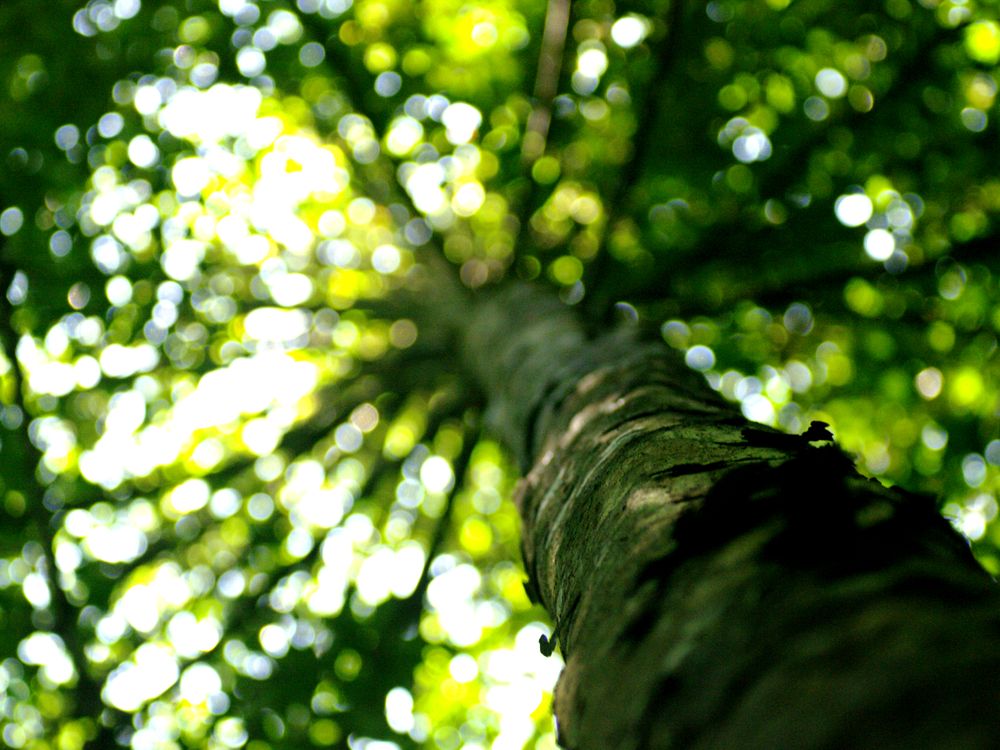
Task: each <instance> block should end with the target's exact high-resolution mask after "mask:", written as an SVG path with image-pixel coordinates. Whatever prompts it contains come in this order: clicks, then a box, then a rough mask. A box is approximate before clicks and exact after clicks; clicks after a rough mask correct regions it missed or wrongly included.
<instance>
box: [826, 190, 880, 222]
mask: <svg viewBox="0 0 1000 750" xmlns="http://www.w3.org/2000/svg"><path fill="white" fill-rule="evenodd" d="M873 210H874V206H873V205H872V201H871V198H869V197H868V196H867V195H865V194H864V193H849V194H848V195H842V196H840V197H839V198H837V201H836V202H835V203H834V204H833V212H834V213H835V214H836V215H837V220H838V221H839V222H840V223H841V224H843V225H844V226H845V227H860V226H861V225H862V224H864V223H865V222H866V221H868V220H869V219H870V218H871V217H872V211H873Z"/></svg>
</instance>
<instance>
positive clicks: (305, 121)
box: [0, 0, 1000, 750]
mask: <svg viewBox="0 0 1000 750" xmlns="http://www.w3.org/2000/svg"><path fill="white" fill-rule="evenodd" d="M998 19H1000V8H998V6H997V4H996V3H995V2H987V1H985V0H920V1H919V2H911V1H910V0H885V1H884V2H868V1H864V2H854V3H837V2H834V1H833V0H713V1H712V2H709V3H707V4H702V3H695V2H690V1H689V0H673V1H672V2H665V1H661V0H650V2H641V1H638V0H637V1H636V2H613V1H612V0H582V1H580V2H574V3H570V2H569V0H549V2H548V3H545V2H539V1H536V0H491V2H487V3H480V4H465V3H462V2H457V1H456V0H428V1H427V2H420V3H417V2H409V1H408V0H353V1H352V0H297V2H282V1H280V0H259V2H248V1H247V0H220V1H219V2H218V3H215V2H208V0H172V1H170V0H165V1H164V2H149V0H147V2H145V3H143V2H140V0H114V1H112V0H90V2H86V3H83V2H77V1H75V0H53V1H52V2H50V3H45V4H44V9H41V7H40V5H39V4H38V3H37V2H32V1H31V0H5V2H3V3H2V4H0V33H2V35H3V39H4V43H3V44H2V45H0V240H2V246H0V286H2V289H3V295H0V298H2V301H0V340H2V344H3V346H2V351H0V402H2V403H0V467H2V468H0V512H2V514H3V523H2V524H0V626H2V627H0V723H2V727H0V737H2V741H3V742H4V743H5V744H6V745H7V746H9V747H13V748H22V747H23V748H32V749H35V750H42V749H45V750H80V749H81V748H84V747H86V746H88V745H89V746H91V747H112V746H114V745H113V744H112V743H114V742H117V743H118V744H120V745H122V746H126V747H133V748H136V749H137V750H141V749H144V748H154V747H155V748H170V747H176V748H181V747H184V748H202V747H203V748H213V749H214V748H237V747H247V748H251V750H265V749H266V748H303V747H310V746H320V747H326V746H341V747H347V746H350V747H351V748H352V749H353V750H388V749H391V748H412V747H429V748H440V749H441V750H458V749H459V748H464V749H465V750H483V749H484V748H495V749H496V750H509V749H511V748H537V749H538V750H542V749H547V748H554V747H555V733H554V729H553V723H552V719H551V716H550V712H551V688H552V685H553V684H554V681H555V678H556V676H557V674H558V672H559V669H560V664H561V662H560V660H559V658H558V656H554V657H551V658H546V657H544V656H543V655H542V654H540V653H539V649H538V641H539V636H540V635H545V636H549V635H551V630H550V626H549V624H548V623H547V620H546V615H545V613H544V611H543V610H542V609H541V608H540V607H538V606H535V605H532V603H531V602H530V601H529V599H528V596H527V594H526V592H525V590H524V586H523V580H524V572H523V570H522V568H521V567H520V561H519V554H518V545H519V521H518V518H517V512H516V510H515V508H514V506H513V504H512V503H511V495H512V490H513V487H514V484H515V482H516V480H517V478H518V476H519V472H520V470H521V467H520V466H519V465H518V457H515V456H512V455H511V454H510V453H509V452H508V451H507V450H505V449H504V448H503V446H502V445H501V443H500V441H499V439H498V436H496V435H494V434H492V433H491V431H490V426H491V418H490V414H489V411H488V409H486V404H485V403H484V399H483V397H482V394H481V393H480V392H479V390H478V388H477V386H476V384H475V383H474V382H472V380H471V379H470V377H469V375H468V374H467V373H466V372H465V371H464V369H463V367H462V364H461V361H460V358H459V355H458V354H457V353H456V344H455V336H456V330H457V328H458V327H459V326H460V325H461V321H458V322H456V320H455V318H456V315H455V311H456V309H458V310H461V307H460V306H461V305H463V304H465V301H466V300H468V299H471V298H473V297H474V296H475V295H476V294H482V293H484V291H488V290H489V289H490V288H492V287H493V286H495V285H496V284H498V283H501V282H503V281H504V280H511V279H518V280H522V281H530V282H532V283H534V284H537V285H539V286H544V287H548V288H551V290H552V291H553V293H554V294H558V295H559V297H560V298H561V300H562V301H563V302H564V303H565V304H566V305H569V306H572V307H574V308H576V309H578V310H579V311H580V315H581V316H583V318H584V320H586V321H587V325H588V326H589V327H590V328H591V329H593V330H595V331H597V330H604V329H609V330H610V328H611V327H613V326H633V327H636V328H641V329H642V330H644V331H648V332H650V333H651V334H652V335H654V336H656V337H658V338H659V339H660V340H662V341H663V342H665V344H666V345H668V346H670V347H672V348H674V349H676V350H677V351H678V353H679V356H682V357H683V358H684V360H685V361H686V363H687V365H688V366H689V367H690V368H691V369H693V370H695V371H697V372H700V373H703V374H704V377H705V378H706V379H707V381H708V383H709V384H710V385H711V386H712V387H713V388H714V389H716V390H717V391H719V393H721V395H722V396H723V397H724V398H725V399H727V400H729V401H731V402H732V403H733V404H735V405H737V406H738V408H739V409H741V410H742V413H743V414H744V415H745V416H746V417H747V418H748V419H751V420H754V421H757V422H761V423H764V424H766V425H769V426H772V427H776V428H778V429H780V430H783V431H786V432H790V433H801V432H803V431H804V430H805V429H806V428H807V427H808V425H809V424H810V423H811V422H812V421H814V420H819V421H823V422H825V423H827V424H829V425H830V427H831V429H832V431H833V433H834V434H835V435H836V438H837V441H838V443H839V444H840V445H841V446H842V447H843V448H844V449H845V450H846V451H847V452H849V453H850V454H852V456H854V457H855V459H856V462H857V466H858V468H859V470H861V471H862V472H863V473H865V474H866V475H869V476H873V477H876V478H878V479H879V480H880V481H882V482H883V483H886V484H899V485H903V486H905V487H907V488H909V489H911V490H915V491H919V492H922V493H927V494H931V495H934V496H936V497H937V498H938V499H939V503H940V508H941V510H942V512H943V513H944V514H945V516H946V517H947V518H948V519H949V520H951V522H952V523H953V525H954V526H955V527H956V528H957V529H958V530H959V531H961V532H962V533H963V534H964V535H965V536H966V537H967V538H968V539H969V541H970V543H971V544H972V546H973V551H974V552H975V553H976V555H977V557H978V558H979V559H980V561H981V562H982V563H983V565H984V566H985V567H986V569H987V570H988V571H990V572H991V573H994V574H996V573H1000V523H996V522H995V519H996V516H997V495H998V492H1000V469H998V466H1000V429H998V423H1000V419H998V417H1000V398H998V391H1000V383H998V377H1000V365H998V362H1000V358H998V357H997V336H998V333H1000V282H998V278H1000V277H998V274H1000V253H998V252H997V246H998V245H997V242H998V240H997V219H998V213H1000V175H998V174H997V168H996V165H997V157H996V154H997V134H998V130H997V128H998V125H997V123H998V118H1000V110H998V104H997V101H996V99H997V87H998V83H1000V70H998V63H1000V20H998ZM457 317H459V318H461V315H459V316H457Z"/></svg>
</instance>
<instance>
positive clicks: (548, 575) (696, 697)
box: [463, 286, 1000, 750]
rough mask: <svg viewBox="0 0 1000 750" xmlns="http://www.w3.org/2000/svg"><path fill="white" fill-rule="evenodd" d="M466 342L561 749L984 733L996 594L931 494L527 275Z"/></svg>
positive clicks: (933, 742) (929, 743) (996, 626)
mask: <svg viewBox="0 0 1000 750" xmlns="http://www.w3.org/2000/svg"><path fill="white" fill-rule="evenodd" d="M463 351H464V359H465V362H466V363H467V366H468V367H469V368H470V369H471V370H473V371H474V374H475V375H476V377H477V378H478V380H479V382H480V383H481V384H482V387H483V389H484V391H485V393H486V394H487V397H488V400H489V415H490V423H491V424H492V426H493V429H494V431H495V432H496V433H497V434H498V435H499V436H500V437H501V438H502V439H503V440H504V441H505V442H506V443H507V444H508V445H509V446H510V447H511V448H512V450H513V451H514V452H515V453H516V454H517V455H518V457H519V459H520V461H521V462H522V465H523V466H524V467H525V471H526V473H525V476H524V478H523V479H522V480H521V482H520V484H519V488H518V491H517V502H518V506H519V509H520V512H521V516H522V519H523V524H524V526H523V553H524V563H525V568H526V571H527V574H528V576H529V580H530V585H529V587H530V590H531V592H532V593H533V595H534V596H536V597H537V598H538V600H540V601H541V603H542V604H544V606H545V607H546V609H547V610H548V611H549V613H550V615H551V616H552V619H553V622H554V624H555V633H556V636H557V637H558V640H559V643H560V645H561V648H562V651H563V655H564V657H565V659H566V668H565V670H564V673H563V675H562V677H561V678H560V681H559V685H558V687H557V691H556V700H555V709H556V715H557V718H558V721H559V726H560V741H561V742H562V743H563V744H564V745H565V746H566V747H568V748H573V749H574V750H585V749H586V748H595V749H598V748H599V749H600V750H607V749H609V748H621V749H622V750H637V749H639V748H730V747H733V748H735V747H739V748H790V747H803V748H827V747H828V748H843V747H852V748H867V747H871V748H876V747H879V748H886V747H890V748H896V747H898V748H903V747H951V746H955V747H969V748H980V747H982V748H986V747H994V746H995V742H996V736H995V733H996V727H997V726H1000V725H998V724H996V719H997V718H998V717H1000V701H998V698H1000V693H998V690H997V688H996V687H995V684H998V683H996V682H995V680H996V675H1000V642H998V635H1000V614H998V613H1000V608H998V607H997V606H996V604H997V597H996V592H995V589H994V587H993V584H992V581H991V580H990V579H989V577H988V576H987V575H985V573H984V572H983V571H982V569H981V568H980V567H979V566H978V565H977V564H976V562H975V560H974V559H973V558H972V555H971V554H970V552H969V549H968V546H967V544H965V542H964V541H963V540H962V539H961V538H960V537H959V536H958V535H957V534H956V533H955V532H954V531H953V530H952V529H951V528H950V526H949V525H948V524H947V522H946V521H944V520H943V519H942V518H941V516H940V515H939V513H938V512H937V510H936V508H935V506H934V504H933V502H932V501H930V500H929V499H927V498H923V497H919V496H916V495H912V494H909V493H906V492H902V491H900V490H893V489H886V488H884V487H882V486H881V485H880V484H879V483H877V482H875V481H873V480H867V479H864V478H862V477H860V476H859V475H858V474H857V473H856V472H855V471H854V469H853V467H852V466H851V464H850V462H849V461H848V460H847V458H846V457H845V456H844V454H843V453H841V452H840V450H839V449H838V448H836V447H835V446H832V445H829V444H824V445H817V444H816V443H813V444H810V438H811V437H819V438H820V439H821V440H822V439H823V438H824V437H825V431H823V430H822V429H819V430H811V431H810V432H809V433H807V434H806V436H805V437H804V438H802V439H798V440H796V439H790V438H789V437H788V436H784V435H782V434H780V433H777V432H776V431H773V430H770V429H769V428H766V427H762V426H760V425H750V424H749V423H747V422H746V420H745V419H744V418H743V417H742V415H741V414H740V413H739V412H738V411H736V410H735V409H734V408H733V406H731V405H730V404H728V403H726V402H725V401H724V400H722V399H721V398H720V397H719V396H718V395H717V394H716V393H715V392H714V391H712V390H711V389H710V388H708V387H707V385H706V384H705V382H704V379H703V378H702V377H701V376H700V375H698V374H696V373H693V372H691V371H690V370H688V369H687V368H686V367H685V366H684V365H683V363H682V362H680V361H679V359H678V358H677V357H676V356H675V355H674V354H673V353H672V352H670V351H669V350H667V348H666V347H664V346H663V345H662V344H659V343H646V342H641V341H640V340H638V339H637V337H635V336H633V335H630V334H629V333H627V332H624V333H623V332H620V331H619V332H613V333H611V334H607V335H604V336H601V337H598V338H594V339H591V338H589V337H588V336H587V335H586V333H585V331H584V328H583V327H582V326H581V324H580V323H579V322H578V321H577V320H576V318H575V317H574V316H573V313H572V311H571V310H570V309H569V308H567V307H566V306H564V305H562V304H561V303H559V302H558V301H557V300H555V299H554V298H552V297H549V296H547V295H544V294H542V293H540V292H539V291H537V290H535V289H533V288H530V287H526V286H510V287H507V288H505V289H503V290H501V291H499V292H496V293H495V294H494V295H493V296H492V297H490V298H488V299H487V300H486V301H485V302H483V303H482V304H481V305H480V306H479V307H478V309H477V313H476V314H475V315H474V316H473V317H472V318H471V319H470V320H469V321H468V328H467V335H466V337H465V339H464V342H463ZM970 638H972V639H978V642H977V643H976V645H975V646H974V647H971V646H969V645H968V643H969V639H970ZM543 645H544V644H543ZM927 652H930V653H927ZM968 673H975V675H977V676H978V678H979V679H980V682H979V683H978V687H973V688H970V683H969V682H968V681H967V674H968ZM976 690H981V691H986V692H987V693H988V694H989V696H990V697H989V703H988V705H987V706H979V707H978V708H977V707H975V706H974V704H973V701H972V700H971V699H972V698H973V697H975V696H974V693H975V691H976ZM959 722H960V723H961V726H960V727H959V726H956V724H957V723H959ZM956 738H958V739H959V740H960V741H961V743H964V744H957V745H951V744H948V743H951V742H953V741H954V740H955V739H956Z"/></svg>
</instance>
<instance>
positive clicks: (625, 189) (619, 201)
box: [584, 0, 684, 318]
mask: <svg viewBox="0 0 1000 750" xmlns="http://www.w3.org/2000/svg"><path fill="white" fill-rule="evenodd" d="M683 17H684V0H671V2H670V13H669V15H668V17H667V21H666V23H667V29H666V32H665V33H664V36H663V39H662V40H661V41H660V46H659V50H658V53H659V54H658V55H657V57H656V63H655V64H654V67H653V70H652V71H651V72H650V74H649V77H648V79H647V81H646V87H645V88H646V91H645V95H644V96H643V99H642V107H641V108H640V110H639V116H638V118H637V121H636V130H635V139H634V141H633V143H632V150H631V153H630V154H629V156H628V159H626V160H625V163H624V164H622V167H621V170H620V171H619V173H618V176H617V178H616V179H615V181H614V183H613V184H614V187H613V188H612V190H611V192H610V194H609V195H608V196H607V199H606V200H605V202H604V205H605V206H606V207H607V209H606V210H607V219H606V223H605V226H604V234H603V237H602V238H601V246H600V248H599V249H598V252H597V254H596V256H595V257H594V260H593V261H592V262H591V263H590V264H589V265H588V266H587V270H586V275H585V277H584V284H585V286H586V287H588V288H597V287H598V283H599V282H600V280H601V279H603V278H604V277H605V276H606V275H607V273H608V271H609V269H610V266H611V262H612V258H611V257H610V255H609V253H608V240H609V239H610V237H611V234H612V232H613V231H614V228H615V224H617V223H618V222H619V221H620V220H621V219H622V217H623V216H625V215H626V214H627V213H628V210H627V209H628V208H630V206H629V205H628V199H629V196H630V193H631V192H632V191H633V189H634V188H635V186H636V185H637V184H638V182H639V178H640V177H641V176H642V171H643V167H644V166H645V164H646V162H647V156H648V154H649V152H650V150H651V149H652V148H653V146H654V145H655V144H656V142H657V138H658V136H659V133H658V132H657V131H656V128H655V125H656V121H657V118H658V117H659V113H660V108H661V104H662V102H663V97H662V96H659V95H658V90H659V87H660V86H661V85H662V82H663V80H664V79H665V78H666V77H667V76H668V75H669V72H670V70H671V69H672V68H673V66H674V63H675V61H676V60H677V59H678V54H677V52H678V47H679V46H680V45H679V40H680V33H679V32H680V28H681V21H682V20H683ZM606 287H607V284H606V283H605V285H604V286H603V287H601V291H599V292H598V293H596V294H594V295H593V296H592V297H591V298H590V300H589V302H588V303H587V305H586V310H587V313H588V315H589V316H590V317H591V318H600V317H602V316H603V315H604V314H605V312H606V309H605V308H606V307H607V306H608V304H609V303H610V301H611V295H612V294H613V291H606Z"/></svg>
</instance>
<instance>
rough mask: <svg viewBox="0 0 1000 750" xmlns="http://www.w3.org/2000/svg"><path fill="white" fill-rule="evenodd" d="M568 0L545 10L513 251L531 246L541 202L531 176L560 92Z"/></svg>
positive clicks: (523, 150) (523, 145) (551, 0)
mask: <svg viewBox="0 0 1000 750" xmlns="http://www.w3.org/2000/svg"><path fill="white" fill-rule="evenodd" d="M569 10H570V3H569V0H549V3H548V5H547V6H546V9H545V24H544V26H543V28H542V41H541V44H540V46H539V50H538V69H537V70H536V72H535V90H534V100H535V103H534V108H533V109H532V110H531V114H530V115H528V122H527V124H526V125H525V130H524V136H523V138H522V139H521V168H522V171H523V173H524V177H525V179H526V180H527V181H528V189H527V194H526V195H525V196H524V198H523V199H522V201H521V206H520V209H519V210H518V212H517V213H518V217H517V218H518V222H517V224H518V226H517V237H516V238H515V240H514V249H515V251H517V250H518V249H519V248H524V247H527V246H528V245H529V244H530V241H529V237H530V236H531V216H532V214H534V211H535V204H536V203H537V202H538V192H539V190H538V183H537V182H536V181H535V180H534V179H533V178H532V176H531V167H532V165H533V164H534V163H535V162H536V161H538V160H539V159H540V158H541V157H542V156H543V155H544V154H545V151H546V149H547V147H548V138H549V126H550V125H551V123H552V102H553V100H554V99H555V97H556V92H557V91H558V90H559V77H560V75H561V74H562V67H563V53H564V51H565V48H566V34H567V31H568V29H569V15H570V14H569Z"/></svg>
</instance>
